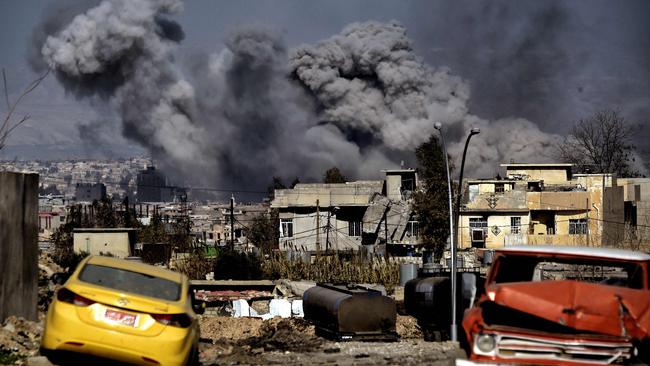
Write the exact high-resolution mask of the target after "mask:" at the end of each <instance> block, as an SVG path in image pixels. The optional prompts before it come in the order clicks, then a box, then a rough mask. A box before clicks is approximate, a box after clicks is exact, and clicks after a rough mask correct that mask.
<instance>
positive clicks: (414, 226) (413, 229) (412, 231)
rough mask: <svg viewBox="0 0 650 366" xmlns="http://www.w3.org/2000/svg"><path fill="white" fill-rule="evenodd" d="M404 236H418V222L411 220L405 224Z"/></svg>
mask: <svg viewBox="0 0 650 366" xmlns="http://www.w3.org/2000/svg"><path fill="white" fill-rule="evenodd" d="M406 236H408V237H410V238H416V239H417V237H418V236H420V223H419V222H417V221H415V220H411V221H409V222H408V223H407V224H406Z"/></svg>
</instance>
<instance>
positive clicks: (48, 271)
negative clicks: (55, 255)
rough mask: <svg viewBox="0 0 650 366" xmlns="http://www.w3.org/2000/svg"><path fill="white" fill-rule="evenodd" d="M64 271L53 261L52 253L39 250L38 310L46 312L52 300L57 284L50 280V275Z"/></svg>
mask: <svg viewBox="0 0 650 366" xmlns="http://www.w3.org/2000/svg"><path fill="white" fill-rule="evenodd" d="M61 272H64V270H63V268H61V267H60V266H59V265H58V264H56V263H54V260H53V259H52V255H51V254H50V253H48V252H45V251H41V252H40V254H39V256H38V311H39V312H41V313H45V312H47V307H48V306H49V305H50V302H52V297H53V296H54V293H55V292H56V290H57V289H58V287H59V285H57V284H55V283H54V282H52V275H54V274H55V273H61Z"/></svg>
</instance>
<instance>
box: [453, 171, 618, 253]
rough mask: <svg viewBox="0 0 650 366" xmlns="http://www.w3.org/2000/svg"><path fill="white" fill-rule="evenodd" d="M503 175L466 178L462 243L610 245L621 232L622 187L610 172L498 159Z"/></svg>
mask: <svg viewBox="0 0 650 366" xmlns="http://www.w3.org/2000/svg"><path fill="white" fill-rule="evenodd" d="M501 167H502V168H505V170H506V175H505V178H503V179H490V180H488V179H482V180H469V181H468V182H467V189H466V190H465V194H464V204H462V205H461V210H460V218H459V234H458V235H459V245H460V246H461V247H482V248H498V247H502V246H507V245H527V244H528V245H539V244H557V245H582V246H602V245H606V246H614V245H617V244H618V243H619V242H620V240H621V238H622V237H623V233H624V224H623V222H624V204H623V202H624V200H623V194H624V191H623V187H619V186H617V184H616V178H615V177H614V176H613V175H611V174H573V173H572V167H573V166H572V165H571V164H521V163H519V164H502V165H501Z"/></svg>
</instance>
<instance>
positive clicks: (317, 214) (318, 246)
mask: <svg viewBox="0 0 650 366" xmlns="http://www.w3.org/2000/svg"><path fill="white" fill-rule="evenodd" d="M316 251H317V252H320V200H318V199H317V200H316Z"/></svg>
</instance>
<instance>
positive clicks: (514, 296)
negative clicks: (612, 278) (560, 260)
mask: <svg viewBox="0 0 650 366" xmlns="http://www.w3.org/2000/svg"><path fill="white" fill-rule="evenodd" d="M486 290H487V298H484V301H494V302H495V303H497V304H499V305H502V306H506V307H509V308H512V309H515V310H519V311H521V312H524V313H528V314H531V315H534V316H537V317H539V318H542V319H546V320H549V321H551V322H556V323H558V324H561V325H564V326H567V327H571V328H574V329H576V330H580V331H587V332H595V333H601V334H606V335H612V336H622V337H632V338H636V339H643V338H646V337H648V336H650V291H648V290H635V289H629V288H624V287H616V286H608V285H601V284H593V283H585V282H578V281H572V280H563V281H541V282H516V283H501V284H493V285H490V286H488V287H487V289H486Z"/></svg>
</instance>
